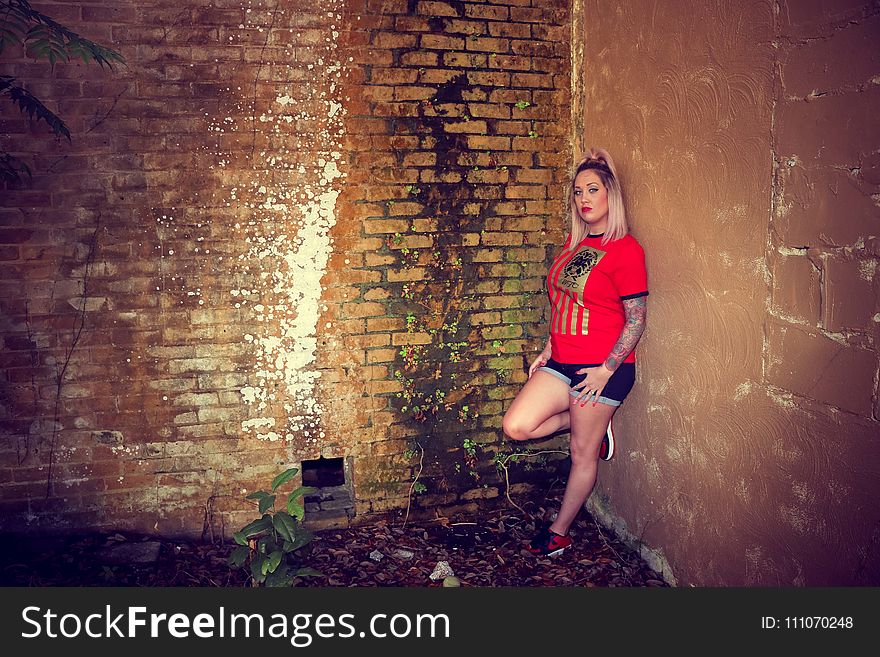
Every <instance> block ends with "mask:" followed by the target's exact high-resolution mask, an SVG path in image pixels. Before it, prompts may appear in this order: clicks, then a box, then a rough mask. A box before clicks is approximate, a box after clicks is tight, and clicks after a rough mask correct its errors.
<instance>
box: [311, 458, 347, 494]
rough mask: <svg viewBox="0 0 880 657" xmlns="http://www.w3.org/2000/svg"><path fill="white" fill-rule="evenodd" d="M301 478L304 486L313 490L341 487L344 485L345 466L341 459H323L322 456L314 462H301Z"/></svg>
mask: <svg viewBox="0 0 880 657" xmlns="http://www.w3.org/2000/svg"><path fill="white" fill-rule="evenodd" d="M302 478H303V485H304V486H314V487H315V488H328V487H330V486H342V485H343V484H344V483H345V465H344V464H343V462H342V457H340V458H338V459H325V458H324V457H323V456H322V457H321V458H319V459H317V460H315V461H303V462H302Z"/></svg>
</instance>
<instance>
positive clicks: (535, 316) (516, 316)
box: [501, 310, 543, 324]
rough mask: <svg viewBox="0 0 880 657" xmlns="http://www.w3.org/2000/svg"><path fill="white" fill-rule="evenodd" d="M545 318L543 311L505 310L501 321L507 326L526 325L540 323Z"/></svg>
mask: <svg viewBox="0 0 880 657" xmlns="http://www.w3.org/2000/svg"><path fill="white" fill-rule="evenodd" d="M542 317H543V311H541V310H505V311H504V312H502V313H501V321H502V322H503V323H505V324H526V323H528V322H540V321H541V319H542Z"/></svg>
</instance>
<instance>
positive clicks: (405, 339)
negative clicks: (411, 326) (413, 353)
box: [391, 333, 433, 346]
mask: <svg viewBox="0 0 880 657" xmlns="http://www.w3.org/2000/svg"><path fill="white" fill-rule="evenodd" d="M431 342H433V339H432V337H431V335H430V334H429V333H392V334H391V344H393V345H396V346H401V345H410V344H431Z"/></svg>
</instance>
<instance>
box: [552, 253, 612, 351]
mask: <svg viewBox="0 0 880 657" xmlns="http://www.w3.org/2000/svg"><path fill="white" fill-rule="evenodd" d="M604 256H605V251H600V250H599V249H594V248H593V247H591V246H583V247H581V248H580V249H578V252H577V253H575V254H574V256H572V258H571V260H569V261H568V262H567V263H566V265H565V267H564V268H563V269H562V274H561V275H560V276H559V285H560V286H561V287H563V288H565V290H566V295H565V296H564V297H563V299H562V302H563V303H562V305H563V308H561V309H560V310H561V311H562V312H561V313H560V319H562V321H561V322H560V324H562V326H560V328H561V329H562V331H561V332H562V333H568V334H571V335H577V334H578V333H580V334H581V335H586V334H587V323H588V320H589V318H590V311H589V309H587V308H584V299H583V293H584V285H586V284H587V279H588V278H589V277H590V272H592V271H593V267H595V266H596V265H597V264H599V261H600V260H601V259H602V258H603V257H604ZM575 304H576V305H577V306H580V307H581V308H583V315H582V317H581V321H580V331H578V314H579V313H578V308H577V306H576V305H575ZM565 317H570V320H569V326H565V319H564V318H565Z"/></svg>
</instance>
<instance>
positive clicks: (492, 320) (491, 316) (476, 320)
mask: <svg viewBox="0 0 880 657" xmlns="http://www.w3.org/2000/svg"><path fill="white" fill-rule="evenodd" d="M470 319H471V324H472V325H475V326H477V325H480V324H483V325H488V324H499V323H501V313H498V312H488V313H474V314H472V315H471V316H470Z"/></svg>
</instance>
